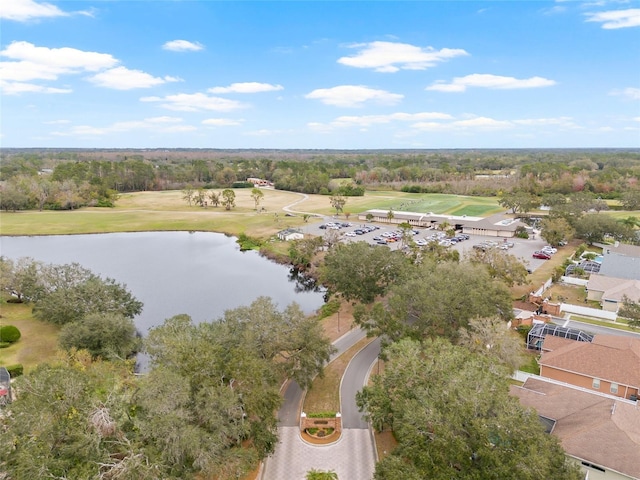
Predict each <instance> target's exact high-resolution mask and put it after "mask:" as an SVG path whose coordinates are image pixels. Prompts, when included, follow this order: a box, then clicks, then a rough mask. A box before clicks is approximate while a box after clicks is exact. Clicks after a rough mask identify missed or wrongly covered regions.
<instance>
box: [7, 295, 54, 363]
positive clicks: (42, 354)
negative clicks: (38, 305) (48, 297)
mask: <svg viewBox="0 0 640 480" xmlns="http://www.w3.org/2000/svg"><path fill="white" fill-rule="evenodd" d="M0 315H1V316H0V325H13V326H15V327H17V328H18V330H20V333H21V334H22V336H21V337H20V340H18V341H17V342H16V343H14V344H12V345H11V346H10V347H7V348H0V365H4V366H6V365H14V364H16V363H21V364H22V366H23V367H24V373H28V372H29V371H30V370H32V369H34V368H35V367H36V366H37V365H39V364H41V363H46V362H47V361H50V360H51V359H52V358H54V356H55V355H56V352H57V350H58V332H59V331H60V328H59V327H57V326H55V325H52V324H50V323H46V322H43V321H40V320H37V319H35V318H33V315H32V313H31V305H27V304H23V303H5V302H4V300H2V303H1V304H0Z"/></svg>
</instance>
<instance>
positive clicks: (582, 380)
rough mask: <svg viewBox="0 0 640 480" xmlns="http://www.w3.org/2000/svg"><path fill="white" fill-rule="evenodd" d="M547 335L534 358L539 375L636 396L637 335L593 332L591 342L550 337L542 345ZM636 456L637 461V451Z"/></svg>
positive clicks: (639, 368) (639, 373)
mask: <svg viewBox="0 0 640 480" xmlns="http://www.w3.org/2000/svg"><path fill="white" fill-rule="evenodd" d="M548 338H549V337H548V336H547V337H545V340H544V341H543V349H542V350H543V353H542V357H541V358H540V360H539V362H538V363H539V364H540V376H542V377H547V378H552V379H554V380H558V381H560V382H565V383H569V384H571V385H575V386H577V387H582V388H585V389H588V390H591V391H598V392H602V393H606V394H610V395H614V396H617V397H621V398H627V399H632V400H637V398H638V392H639V391H640V338H635V337H622V336H617V335H596V336H595V337H593V339H592V340H591V342H579V341H570V342H563V343H562V344H560V343H559V342H556V341H555V340H553V341H551V346H550V347H549V346H547V347H546V348H545V347H544V345H545V344H547V343H548V342H547V339H548ZM554 342H556V343H555V344H554ZM545 350H549V351H545ZM638 434H639V435H640V431H638ZM638 459H639V463H640V455H639V456H638Z"/></svg>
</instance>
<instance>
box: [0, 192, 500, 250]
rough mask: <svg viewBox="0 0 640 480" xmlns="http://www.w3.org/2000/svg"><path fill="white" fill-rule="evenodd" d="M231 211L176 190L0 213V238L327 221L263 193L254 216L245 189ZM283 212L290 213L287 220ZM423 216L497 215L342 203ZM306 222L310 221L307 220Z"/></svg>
mask: <svg viewBox="0 0 640 480" xmlns="http://www.w3.org/2000/svg"><path fill="white" fill-rule="evenodd" d="M234 191H235V194H236V206H235V207H234V208H232V209H231V210H229V211H227V210H225V209H224V207H222V206H218V207H211V206H209V207H208V208H202V207H199V206H196V205H191V206H189V205H188V203H187V202H186V201H185V200H184V199H183V198H182V197H183V193H182V191H179V190H173V191H162V192H136V193H127V194H122V195H121V196H120V198H119V199H118V201H117V202H116V206H115V207H114V208H82V209H80V210H74V211H43V212H38V211H23V212H15V213H14V212H9V213H7V212H2V213H0V225H1V231H0V234H2V235H62V234H78V233H107V232H136V231H161V230H173V231H175V230H182V231H189V230H197V231H213V232H221V233H227V234H229V235H238V234H240V233H246V234H247V235H249V236H253V237H259V238H268V237H270V236H272V235H274V234H275V233H276V232H278V231H279V230H282V229H284V228H288V227H300V226H302V225H303V224H304V219H303V214H305V213H307V214H311V215H319V216H322V215H333V214H334V213H335V210H334V209H333V208H332V207H331V204H330V200H329V197H328V196H326V195H303V194H299V193H293V192H284V191H280V190H270V189H263V190H262V192H263V193H264V198H263V199H262V201H261V203H260V207H261V208H264V211H263V212H261V213H258V212H256V208H255V203H254V200H253V199H252V198H251V189H235V190H234ZM286 207H289V208H290V209H291V212H294V216H290V215H291V214H289V215H287V211H286V210H285V208H286ZM372 208H376V209H393V210H396V211H403V210H404V211H424V212H433V213H441V214H455V215H488V214H491V213H495V212H498V211H501V210H502V209H501V208H500V207H499V206H498V205H497V200H496V199H495V198H483V197H463V196H458V195H439V194H412V193H403V192H367V193H366V194H365V195H364V196H362V197H348V198H347V203H346V205H345V207H344V212H345V213H350V214H352V215H356V214H358V213H360V212H362V211H365V210H368V209H372ZM309 221H310V222H313V221H315V220H314V219H313V218H311V219H309Z"/></svg>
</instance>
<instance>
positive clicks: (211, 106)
mask: <svg viewBox="0 0 640 480" xmlns="http://www.w3.org/2000/svg"><path fill="white" fill-rule="evenodd" d="M140 101H141V102H162V107H164V108H167V109H169V110H178V111H185V112H196V111H198V110H215V111H218V112H232V111H234V110H239V109H241V108H246V107H247V105H245V104H243V103H241V102H237V101H235V100H228V99H226V98H220V97H211V96H209V95H206V94H204V93H178V94H176V95H167V96H166V97H142V98H141V99H140Z"/></svg>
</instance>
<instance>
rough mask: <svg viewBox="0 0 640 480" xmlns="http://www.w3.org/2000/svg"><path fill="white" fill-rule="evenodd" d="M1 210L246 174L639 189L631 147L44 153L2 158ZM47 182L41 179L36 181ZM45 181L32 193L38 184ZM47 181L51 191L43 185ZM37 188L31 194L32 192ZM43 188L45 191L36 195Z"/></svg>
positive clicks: (297, 179)
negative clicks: (615, 148) (585, 148)
mask: <svg viewBox="0 0 640 480" xmlns="http://www.w3.org/2000/svg"><path fill="white" fill-rule="evenodd" d="M0 156H1V157H0V160H1V165H0V188H1V189H2V191H1V193H2V198H5V197H6V198H7V200H6V201H4V203H3V204H2V208H4V209H17V210H19V209H30V208H62V209H65V208H76V207H77V206H84V205H101V206H109V205H110V204H112V203H113V201H114V199H115V198H117V193H119V192H133V191H144V190H178V189H183V188H185V187H186V186H187V185H190V186H192V187H193V188H196V189H197V188H201V187H202V188H204V189H207V190H208V189H211V188H222V189H224V188H231V187H232V185H233V184H234V183H235V182H238V181H245V180H246V179H247V178H250V177H257V178H262V179H265V180H268V181H271V182H273V184H274V185H275V188H277V189H281V190H289V191H296V192H302V193H311V194H331V193H335V191H336V189H337V188H339V186H340V185H339V184H338V185H337V184H336V183H335V182H336V181H337V180H340V179H349V180H350V183H348V184H347V185H348V186H350V188H349V189H345V190H343V191H342V192H341V194H342V195H346V196H350V195H362V194H363V193H364V190H365V189H394V190H402V191H406V192H413V193H451V194H461V195H482V196H500V195H502V194H503V193H505V192H512V191H516V192H517V191H523V192H527V193H530V194H532V195H535V196H537V197H541V196H542V195H543V194H547V193H558V194H563V195H568V194H570V193H573V192H590V193H592V194H594V195H596V196H599V197H601V198H607V199H612V198H615V199H618V198H622V196H623V194H624V193H625V192H628V191H637V190H638V189H639V186H638V183H637V179H638V178H639V177H640V153H639V152H637V151H635V150H629V151H625V150H448V151H447V150H442V151H439V150H434V151H431V150H415V151H414V150H407V151H403V150H397V151H394V150H389V151H353V152H349V151H287V150H283V151H268V152H263V151H259V150H258V151H216V150H214V151H207V150H204V151H201V150H196V151H188V150H187V151H185V150H174V151H162V152H159V151H154V150H150V151H140V150H136V151H123V152H116V153H115V154H114V153H113V152H112V151H100V150H91V151H68V152H65V151H48V150H35V151H29V150H14V149H7V150H6V151H3V152H2V153H1V154H0ZM37 177H45V178H46V180H47V182H43V181H42V180H41V181H38V182H35V183H34V179H37ZM38 183H41V184H42V183H44V184H45V185H42V186H40V187H38V186H37V185H36V184H38ZM46 183H49V185H46ZM38 190H40V191H39V193H38ZM42 190H44V191H42Z"/></svg>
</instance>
